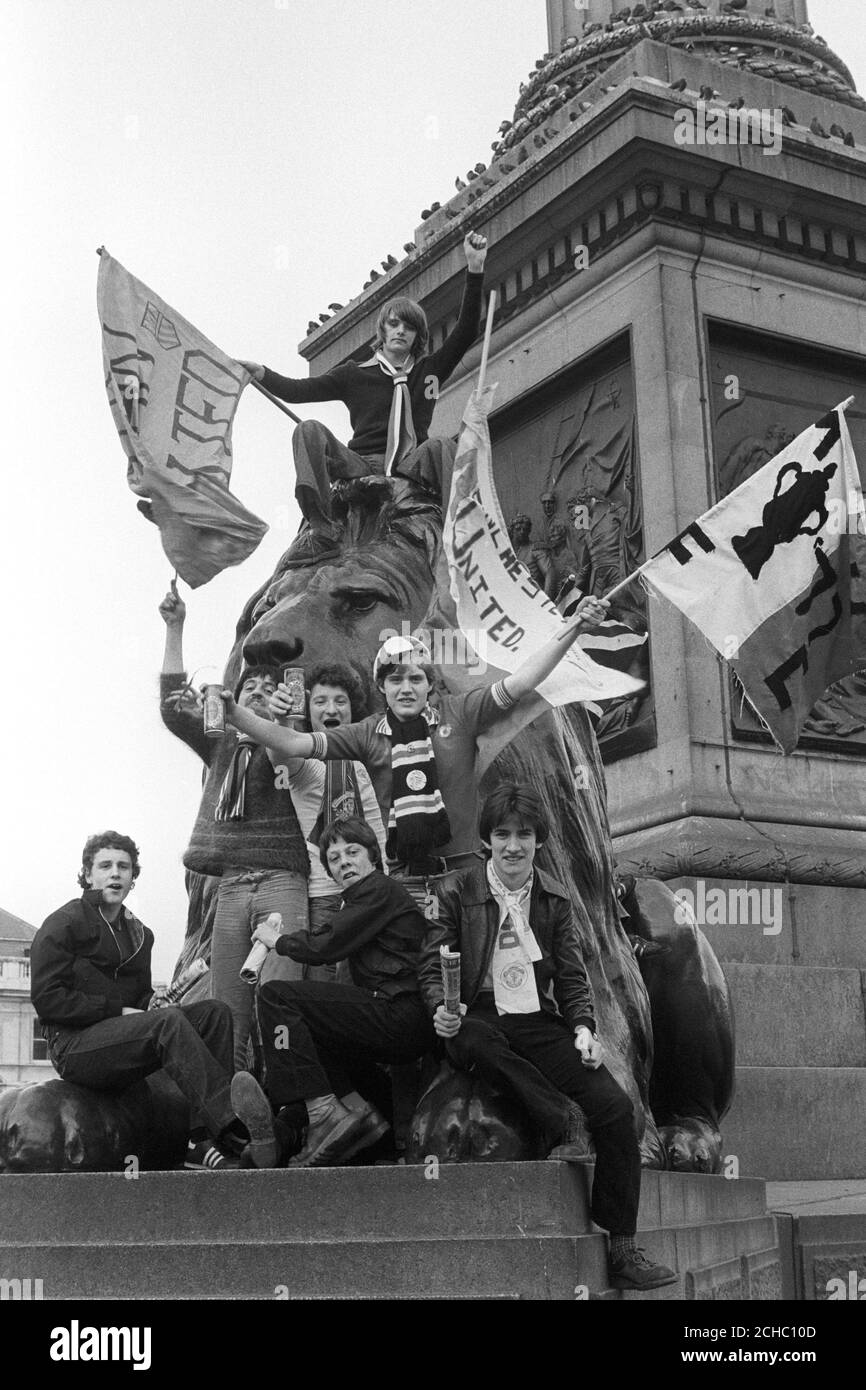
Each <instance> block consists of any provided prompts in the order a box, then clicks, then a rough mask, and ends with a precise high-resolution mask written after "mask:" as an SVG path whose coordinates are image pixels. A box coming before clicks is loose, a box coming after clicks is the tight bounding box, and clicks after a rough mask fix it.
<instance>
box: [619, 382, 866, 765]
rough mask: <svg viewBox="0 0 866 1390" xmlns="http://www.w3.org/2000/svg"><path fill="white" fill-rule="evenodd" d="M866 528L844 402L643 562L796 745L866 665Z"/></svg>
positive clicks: (777, 735) (784, 745)
mask: <svg viewBox="0 0 866 1390" xmlns="http://www.w3.org/2000/svg"><path fill="white" fill-rule="evenodd" d="M845 404H846V405H847V404H848V402H846V403H845ZM864 538H866V514H864V509H863V494H862V490H861V486H860V474H859V471H858V468H857V460H856V459H855V457H854V450H853V448H852V445H851V437H850V435H849V433H848V424H847V421H846V419H845V405H841V406H838V407H837V408H836V409H835V410H832V411H830V413H829V414H828V415H825V416H824V417H823V419H821V420H819V421H818V422H817V424H815V425H811V426H810V427H809V429H807V430H804V431H803V433H802V434H801V435H798V437H797V438H796V439H795V440H794V441H793V443H792V444H789V445H788V446H787V448H785V449H783V450H782V452H781V453H780V454H777V455H776V457H775V458H773V459H771V460H770V462H769V463H767V464H765V465H764V467H763V468H761V469H760V470H759V472H757V473H755V474H754V475H753V476H752V477H751V478H747V479H746V481H745V482H744V483H741V484H740V486H739V487H738V488H736V489H735V490H734V491H733V492H731V493H729V494H728V496H727V497H725V498H724V499H723V500H722V501H721V502H718V503H717V504H716V506H715V507H712V508H711V509H710V511H708V512H707V513H706V514H705V515H704V516H702V517H699V518H698V520H697V521H695V522H693V523H692V525H691V526H689V527H687V528H686V530H685V531H683V532H682V534H681V535H679V536H677V537H676V538H675V540H673V541H671V543H670V545H667V546H665V548H664V550H662V551H660V552H659V554H658V555H655V556H653V558H652V560H650V561H649V562H648V563H647V564H646V565H644V566H642V572H643V577H644V579H645V580H646V581H647V583H648V584H649V585H650V587H651V588H652V589H654V590H656V592H657V593H659V594H662V595H663V596H664V597H665V598H667V599H669V600H670V602H671V603H673V604H675V605H676V607H677V608H679V609H680V611H681V612H682V613H684V614H685V615H686V617H687V618H690V619H691V621H692V622H693V623H694V624H695V625H696V626H697V627H698V628H700V630H701V632H702V633H703V634H704V636H705V637H706V638H707V640H708V641H709V642H711V643H712V645H713V646H714V647H715V648H716V651H718V652H719V653H720V654H721V655H722V656H723V657H725V658H726V659H727V660H728V661H729V662H730V664H731V666H732V667H733V669H734V671H735V673H736V675H737V677H738V679H739V681H740V684H741V685H742V687H743V690H744V691H745V694H746V697H747V698H748V700H749V701H750V702H751V704H752V705H753V706H754V708H755V710H756V711H757V714H758V716H759V718H760V719H761V720H762V722H763V723H764V724H765V726H766V727H767V728H768V729H769V731H770V733H771V734H772V735H773V738H774V740H775V741H776V743H777V744H778V745H779V747H780V748H781V749H782V750H783V752H785V753H790V752H792V750H793V749H794V748H795V747H796V744H797V739H798V737H799V733H800V729H801V728H802V725H803V723H804V721H805V719H806V718H807V716H808V714H809V712H810V710H811V709H812V707H813V705H814V704H815V701H816V700H817V699H819V698H820V696H821V695H822V694H823V693H824V691H825V690H826V689H827V687H828V686H829V685H832V684H833V682H834V681H837V680H841V679H842V677H843V676H847V675H850V674H851V673H852V672H853V671H856V670H857V669H858V668H859V667H861V666H864V665H866V539H864Z"/></svg>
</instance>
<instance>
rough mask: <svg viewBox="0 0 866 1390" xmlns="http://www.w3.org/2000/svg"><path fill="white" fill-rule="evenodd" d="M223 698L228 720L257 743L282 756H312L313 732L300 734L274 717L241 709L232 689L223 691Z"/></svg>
mask: <svg viewBox="0 0 866 1390" xmlns="http://www.w3.org/2000/svg"><path fill="white" fill-rule="evenodd" d="M222 700H223V704H224V705H225V707H226V719H227V720H228V722H229V723H230V724H234V726H235V728H236V729H238V730H239V731H240V733H242V734H247V735H248V737H249V738H251V739H252V740H253V741H254V742H255V743H260V744H261V745H262V747H263V748H268V749H270V750H272V751H273V752H274V753H279V755H280V756H281V757H282V758H312V756H313V747H314V742H313V736H312V734H300V733H298V732H297V730H296V729H290V728H288V727H287V726H285V725H283V724H276V723H274V721H273V719H261V718H260V717H259V715H257V714H253V713H252V712H251V711H250V710H248V709H241V707H240V705H238V704H237V703H236V702H235V698H234V696H233V695H232V692H231V691H230V690H223V691H222Z"/></svg>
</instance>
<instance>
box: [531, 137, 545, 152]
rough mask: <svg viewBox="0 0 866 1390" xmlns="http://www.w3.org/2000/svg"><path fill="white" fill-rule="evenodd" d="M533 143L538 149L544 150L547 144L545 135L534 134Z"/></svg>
mask: <svg viewBox="0 0 866 1390" xmlns="http://www.w3.org/2000/svg"><path fill="white" fill-rule="evenodd" d="M532 143H533V145H534V146H535V148H536V149H537V150H542V149H544V146H545V145H546V144H547V141H546V140H545V138H544V136H543V135H533V137H532Z"/></svg>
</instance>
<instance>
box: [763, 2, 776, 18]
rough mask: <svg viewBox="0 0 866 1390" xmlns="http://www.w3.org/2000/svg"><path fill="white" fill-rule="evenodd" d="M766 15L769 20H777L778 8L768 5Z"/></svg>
mask: <svg viewBox="0 0 866 1390" xmlns="http://www.w3.org/2000/svg"><path fill="white" fill-rule="evenodd" d="M764 14H765V15H766V16H767V18H768V19H777V18H778V16H777V14H776V6H775V5H768V6H767V8H766V9H765V10H764Z"/></svg>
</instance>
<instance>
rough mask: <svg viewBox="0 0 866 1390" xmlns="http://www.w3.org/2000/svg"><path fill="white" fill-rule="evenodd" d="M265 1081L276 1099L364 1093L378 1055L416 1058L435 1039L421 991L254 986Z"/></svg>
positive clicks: (277, 1102)
mask: <svg viewBox="0 0 866 1390" xmlns="http://www.w3.org/2000/svg"><path fill="white" fill-rule="evenodd" d="M255 1027H256V1032H257V1039H256V1044H257V1047H258V1048H260V1049H261V1057H262V1085H263V1086H264V1088H265V1090H266V1091H267V1093H268V1096H269V1097H270V1100H271V1104H272V1105H274V1106H275V1107H279V1106H281V1105H290V1104H291V1103H292V1102H293V1101H296V1100H310V1099H312V1097H313V1096H324V1095H328V1094H329V1093H330V1092H332V1091H333V1093H334V1094H335V1095H337V1096H344V1095H347V1094H348V1093H349V1092H350V1091H352V1090H356V1089H358V1090H361V1093H362V1094H363V1087H364V1082H363V1074H364V1072H365V1070H366V1071H367V1073H368V1074H369V1068H370V1066H371V1064H373V1063H376V1062H412V1061H414V1060H415V1058H416V1057H421V1056H422V1055H423V1054H424V1053H425V1052H428V1051H429V1050H430V1048H431V1047H432V1046H433V1041H434V1035H433V1028H432V1025H431V1023H430V1019H429V1018H428V1016H427V1012H426V1010H425V1009H424V1006H423V1004H422V1003H421V1000H420V998H419V997H418V995H416V994H404V995H401V996H399V997H398V998H397V999H385V998H382V997H381V996H377V995H373V994H369V993H368V992H367V990H364V989H358V987H357V985H336V984H333V985H331V984H320V983H317V982H316V981H313V980H301V981H298V982H295V981H285V980H271V981H270V982H269V983H268V984H266V985H262V986H261V988H260V989H259V990H258V991H257V993H256V1005H255Z"/></svg>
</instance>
